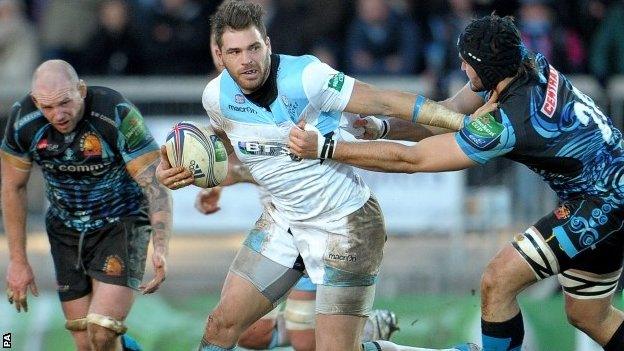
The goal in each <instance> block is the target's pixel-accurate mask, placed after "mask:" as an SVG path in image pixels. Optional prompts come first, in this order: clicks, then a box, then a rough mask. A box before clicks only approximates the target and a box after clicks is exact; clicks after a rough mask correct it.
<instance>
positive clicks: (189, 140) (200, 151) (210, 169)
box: [165, 121, 228, 188]
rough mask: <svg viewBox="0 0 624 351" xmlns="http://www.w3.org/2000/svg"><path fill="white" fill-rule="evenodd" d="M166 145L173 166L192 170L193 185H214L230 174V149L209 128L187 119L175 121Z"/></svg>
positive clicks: (202, 186)
mask: <svg viewBox="0 0 624 351" xmlns="http://www.w3.org/2000/svg"><path fill="white" fill-rule="evenodd" d="M165 147H166V148H167V158H168V159H169V163H170V164H171V166H173V167H179V166H183V167H185V168H187V169H188V170H189V171H191V173H192V174H193V177H194V178H195V180H194V182H193V184H195V185H196V186H198V187H201V188H212V187H214V186H217V185H219V184H220V183H221V182H222V181H223V179H225V177H226V176H227V171H228V156H227V151H226V150H225V146H224V145H223V142H222V141H221V139H219V137H218V136H217V135H216V134H215V133H214V131H213V130H212V128H210V127H203V126H199V125H197V124H195V123H193V122H187V121H183V122H179V123H176V124H175V125H174V126H173V127H172V128H171V131H170V132H169V134H167V139H166V140H165Z"/></svg>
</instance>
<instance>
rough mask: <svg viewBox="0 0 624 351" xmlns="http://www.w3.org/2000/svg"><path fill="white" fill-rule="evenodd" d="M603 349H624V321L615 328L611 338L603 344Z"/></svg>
mask: <svg viewBox="0 0 624 351" xmlns="http://www.w3.org/2000/svg"><path fill="white" fill-rule="evenodd" d="M604 350H605V351H619V350H624V322H622V324H620V326H619V327H618V328H617V330H616V331H615V333H613V336H612V337H611V340H609V342H608V343H607V344H606V345H605V346H604Z"/></svg>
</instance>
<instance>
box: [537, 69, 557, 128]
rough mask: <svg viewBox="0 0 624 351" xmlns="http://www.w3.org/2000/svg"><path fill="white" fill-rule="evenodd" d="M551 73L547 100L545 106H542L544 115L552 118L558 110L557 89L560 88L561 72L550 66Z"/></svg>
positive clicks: (547, 88)
mask: <svg viewBox="0 0 624 351" xmlns="http://www.w3.org/2000/svg"><path fill="white" fill-rule="evenodd" d="M549 67H550V69H549V70H550V73H549V74H548V85H547V86H546V98H545V99H544V104H542V109H541V111H542V113H543V114H545V115H546V116H548V118H552V116H553V115H554V114H555V110H556V109H557V88H558V87H559V72H557V70H556V69H555V68H554V67H553V66H550V65H549Z"/></svg>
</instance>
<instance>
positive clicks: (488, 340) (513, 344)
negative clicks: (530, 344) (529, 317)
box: [481, 313, 524, 351]
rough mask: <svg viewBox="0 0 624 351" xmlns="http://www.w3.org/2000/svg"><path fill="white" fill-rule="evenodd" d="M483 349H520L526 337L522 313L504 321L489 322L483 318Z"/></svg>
mask: <svg viewBox="0 0 624 351" xmlns="http://www.w3.org/2000/svg"><path fill="white" fill-rule="evenodd" d="M481 339H482V341H483V351H502V350H504V351H520V348H521V347H522V339H524V324H523V322H522V313H518V314H517V315H516V316H515V317H513V318H512V319H510V320H508V321H504V322H487V321H484V320H483V319H481Z"/></svg>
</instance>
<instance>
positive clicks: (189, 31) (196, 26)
mask: <svg viewBox="0 0 624 351" xmlns="http://www.w3.org/2000/svg"><path fill="white" fill-rule="evenodd" d="M148 23H149V24H148V26H147V27H148V33H149V34H148V35H149V38H147V48H146V54H147V55H146V69H147V73H148V74H157V75H167V74H177V75H197V74H207V73H209V72H211V71H212V70H213V66H212V63H211V62H210V60H208V59H207V58H208V57H210V35H209V33H210V21H209V15H208V13H206V11H205V8H204V7H202V5H200V4H199V3H198V2H195V1H193V0H161V1H160V2H159V5H158V6H157V7H154V8H152V9H151V14H150V18H149V19H148Z"/></svg>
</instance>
